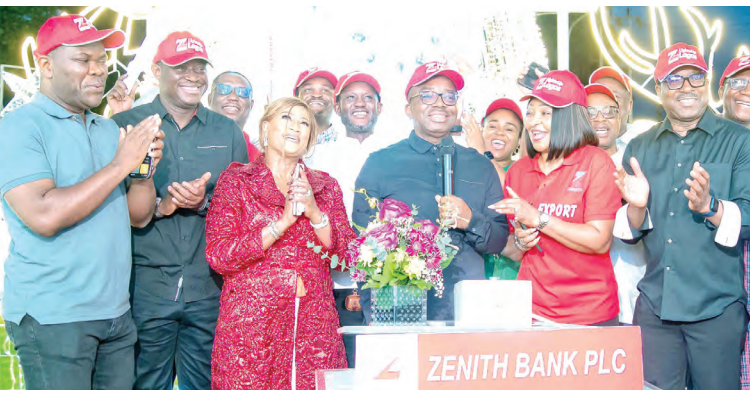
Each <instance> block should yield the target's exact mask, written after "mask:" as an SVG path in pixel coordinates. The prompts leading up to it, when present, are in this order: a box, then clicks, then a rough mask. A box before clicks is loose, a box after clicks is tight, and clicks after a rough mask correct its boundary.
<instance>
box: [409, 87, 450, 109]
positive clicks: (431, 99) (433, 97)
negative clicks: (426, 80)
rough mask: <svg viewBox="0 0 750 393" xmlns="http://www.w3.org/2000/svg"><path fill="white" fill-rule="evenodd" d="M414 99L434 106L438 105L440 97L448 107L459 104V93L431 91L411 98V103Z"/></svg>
mask: <svg viewBox="0 0 750 393" xmlns="http://www.w3.org/2000/svg"><path fill="white" fill-rule="evenodd" d="M414 97H419V99H420V100H421V101H422V103H423V104H425V105H432V104H434V103H436V102H437V100H438V97H440V98H441V99H442V100H443V104H445V105H448V106H453V105H456V102H458V92H455V91H448V92H445V93H438V92H435V91H431V90H427V91H421V92H419V93H418V94H417V95H414V96H411V97H409V101H411V99H412V98H414Z"/></svg>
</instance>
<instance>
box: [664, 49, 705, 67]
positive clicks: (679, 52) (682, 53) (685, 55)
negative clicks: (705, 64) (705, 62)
mask: <svg viewBox="0 0 750 393" xmlns="http://www.w3.org/2000/svg"><path fill="white" fill-rule="evenodd" d="M667 55H668V56H669V63H668V64H672V63H674V62H675V61H679V60H680V59H685V60H698V53H697V52H696V51H694V50H692V49H688V48H679V49H675V50H673V51H671V52H669V53H668V54H667Z"/></svg>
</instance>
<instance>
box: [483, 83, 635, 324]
mask: <svg viewBox="0 0 750 393" xmlns="http://www.w3.org/2000/svg"><path fill="white" fill-rule="evenodd" d="M521 100H522V101H525V100H530V101H529V106H528V109H527V112H526V118H525V120H524V123H525V124H524V125H525V127H526V130H527V133H526V135H525V141H524V142H525V144H526V149H527V152H528V157H524V158H522V159H520V160H519V161H517V162H516V163H515V164H513V166H511V167H510V169H509V170H508V174H507V175H506V178H505V187H506V189H505V190H506V193H505V195H506V196H508V198H506V199H503V200H502V201H500V202H498V203H496V204H494V205H493V206H491V208H494V209H496V210H497V211H498V212H499V213H501V214H506V215H507V216H508V219H509V221H510V223H511V232H512V233H513V236H510V237H509V238H508V244H507V246H506V247H505V251H504V252H503V254H505V255H508V256H510V257H511V258H513V259H515V260H521V261H522V262H521V269H520V271H519V272H518V279H519V280H530V281H531V285H532V293H533V295H532V300H533V312H534V314H536V315H540V316H542V317H544V318H548V319H550V320H552V321H555V322H560V323H571V324H578V325H602V326H610V325H612V326H616V325H617V324H618V321H617V315H618V313H619V303H618V298H617V282H616V281H615V274H614V271H613V269H612V262H611V261H610V259H609V246H610V244H611V242H612V227H613V226H614V222H615V215H616V213H617V209H619V208H620V207H621V206H622V204H621V197H620V192H619V191H618V189H617V186H616V185H615V183H614V182H613V181H612V173H614V172H615V170H616V169H615V165H614V163H613V162H612V159H610V158H609V156H608V155H607V153H605V152H604V151H603V150H602V149H599V148H598V147H597V145H598V138H597V136H596V134H595V132H594V130H593V128H592V127H591V124H590V123H589V120H588V112H587V110H586V93H585V92H584V88H583V85H582V84H581V82H580V81H579V80H578V78H577V77H576V76H575V75H574V74H572V73H571V72H569V71H552V72H549V73H547V74H545V75H544V76H542V77H541V78H539V80H538V81H537V83H536V84H535V86H534V89H533V90H532V92H531V94H530V95H528V96H526V97H524V98H522V99H521ZM524 228H526V229H524Z"/></svg>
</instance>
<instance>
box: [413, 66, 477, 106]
mask: <svg viewBox="0 0 750 393" xmlns="http://www.w3.org/2000/svg"><path fill="white" fill-rule="evenodd" d="M440 75H442V76H444V77H447V78H448V79H450V80H451V82H453V85H454V86H456V90H459V91H460V90H461V89H463V88H464V77H463V76H461V74H459V73H458V71H454V70H451V69H444V70H442V71H438V72H436V73H434V74H431V75H429V76H428V77H426V78H424V79H422V80H420V81H417V82H414V83H412V84H411V85H409V86H408V87H407V88H406V99H407V100H408V99H409V90H411V88H412V87H414V86H419V85H421V84H422V83H425V82H427V81H428V80H430V79H432V78H434V77H436V76H440Z"/></svg>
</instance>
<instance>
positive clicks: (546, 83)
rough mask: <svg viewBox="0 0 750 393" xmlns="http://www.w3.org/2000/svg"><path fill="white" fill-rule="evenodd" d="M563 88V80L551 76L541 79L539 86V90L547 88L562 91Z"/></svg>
mask: <svg viewBox="0 0 750 393" xmlns="http://www.w3.org/2000/svg"><path fill="white" fill-rule="evenodd" d="M562 88H563V83H562V82H561V81H559V80H557V79H555V78H550V77H544V78H542V79H539V85H538V86H537V90H541V89H547V90H552V91H561V90H562Z"/></svg>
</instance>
